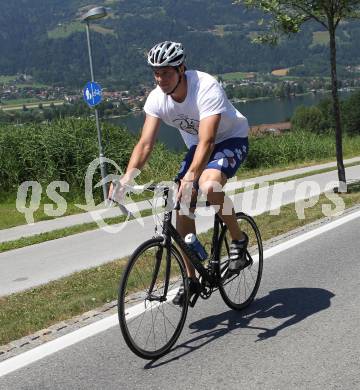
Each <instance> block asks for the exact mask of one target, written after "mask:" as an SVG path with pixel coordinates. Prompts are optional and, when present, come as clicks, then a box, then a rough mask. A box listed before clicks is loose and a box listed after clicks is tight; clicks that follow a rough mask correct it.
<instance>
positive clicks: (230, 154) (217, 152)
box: [176, 137, 249, 179]
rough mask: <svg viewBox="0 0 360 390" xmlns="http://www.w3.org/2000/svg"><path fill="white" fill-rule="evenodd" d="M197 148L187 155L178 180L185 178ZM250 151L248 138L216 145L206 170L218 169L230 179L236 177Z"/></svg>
mask: <svg viewBox="0 0 360 390" xmlns="http://www.w3.org/2000/svg"><path fill="white" fill-rule="evenodd" d="M196 146H197V145H193V146H192V147H191V148H190V149H189V150H188V152H187V154H186V155H185V158H184V160H183V161H182V163H181V166H180V170H179V172H178V174H177V176H176V178H177V179H182V178H183V177H184V176H185V174H186V172H187V170H188V169H189V167H190V165H191V162H192V160H193V158H194V154H195V150H196ZM248 151H249V142H248V138H247V137H246V138H229V139H226V140H225V141H222V142H219V143H218V144H216V145H215V148H214V150H213V152H212V154H211V156H210V159H209V162H208V163H207V165H206V167H205V169H218V170H219V171H221V172H224V173H225V175H226V177H227V178H228V179H230V177H233V176H235V173H236V171H237V170H238V169H239V167H240V165H241V164H242V163H243V162H244V161H245V159H246V157H247V154H248Z"/></svg>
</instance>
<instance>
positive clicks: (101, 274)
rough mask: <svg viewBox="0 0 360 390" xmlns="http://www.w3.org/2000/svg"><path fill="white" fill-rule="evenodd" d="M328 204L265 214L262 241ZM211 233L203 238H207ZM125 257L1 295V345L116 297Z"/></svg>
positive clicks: (347, 197)
mask: <svg viewBox="0 0 360 390" xmlns="http://www.w3.org/2000/svg"><path fill="white" fill-rule="evenodd" d="M341 198H342V199H343V200H344V202H345V205H346V207H347V208H349V207H352V206H354V205H357V204H359V203H360V188H359V187H358V188H357V189H355V190H354V191H353V192H352V193H349V194H343V195H341ZM329 203H330V201H329V200H328V199H327V198H326V197H325V196H321V197H320V200H319V202H318V203H317V204H316V205H315V206H313V207H312V208H309V209H306V211H305V219H299V218H298V216H297V214H296V211H295V210H296V209H295V205H294V204H292V205H287V206H284V207H282V208H281V213H280V214H279V215H278V216H274V215H270V214H269V213H265V214H262V215H260V216H257V217H256V218H255V220H256V222H257V224H258V226H259V228H260V231H261V234H262V237H263V240H268V239H270V238H272V237H275V236H277V235H280V234H283V233H286V232H288V231H290V230H293V229H295V228H298V227H301V226H304V225H305V224H308V223H310V222H313V221H315V220H318V219H320V218H322V217H323V213H322V206H323V205H324V204H329ZM210 233H211V232H208V233H207V235H206V234H205V235H202V236H201V238H202V239H203V240H206V239H207V236H209V235H210ZM75 260H76V259H74V261H75ZM126 260H127V258H124V259H119V260H116V261H113V262H111V263H108V264H105V265H102V266H99V267H95V268H92V269H90V270H86V271H81V272H77V273H75V274H73V275H71V276H68V277H66V278H62V279H60V280H57V281H54V282H51V283H49V284H46V285H44V286H41V287H36V288H33V289H30V290H27V291H24V292H20V293H16V294H12V295H10V296H7V297H2V298H0V345H3V344H7V343H9V342H10V341H12V340H16V339H18V338H20V337H23V336H26V335H28V334H32V333H34V332H35V331H38V330H40V329H43V328H46V327H48V326H50V325H52V324H55V323H57V322H59V321H63V320H66V319H70V318H72V317H74V316H76V315H79V314H81V313H84V312H86V311H88V310H91V309H95V308H97V307H99V306H101V305H103V304H105V303H107V302H110V301H112V300H115V299H116V297H117V286H118V281H119V278H120V275H121V273H122V271H123V269H124V265H125V262H126ZM270 261H271V260H270ZM20 319H21V320H20Z"/></svg>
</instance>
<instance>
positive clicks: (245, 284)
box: [219, 213, 263, 310]
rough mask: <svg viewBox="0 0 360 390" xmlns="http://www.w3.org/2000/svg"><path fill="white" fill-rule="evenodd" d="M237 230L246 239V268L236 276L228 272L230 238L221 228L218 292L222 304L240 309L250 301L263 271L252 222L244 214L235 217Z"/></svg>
mask: <svg viewBox="0 0 360 390" xmlns="http://www.w3.org/2000/svg"><path fill="white" fill-rule="evenodd" d="M236 217H237V221H238V225H239V227H240V229H241V230H242V231H243V232H245V233H246V234H247V235H248V237H249V244H248V249H247V253H246V260H247V263H246V266H245V267H244V268H243V269H241V270H240V271H239V272H238V273H236V274H231V273H229V272H228V265H229V247H230V243H231V236H230V233H229V231H228V229H227V227H226V226H224V228H223V230H222V232H221V234H220V239H219V259H220V262H219V274H220V283H219V291H220V294H221V296H222V298H223V300H224V302H225V303H226V304H227V305H228V306H229V307H231V308H232V309H235V310H242V309H245V307H247V306H249V305H250V303H251V302H252V301H253V300H254V298H255V295H256V293H257V291H258V289H259V286H260V281H261V275H262V270H263V247H262V241H261V236H260V232H259V229H258V227H257V226H256V223H255V221H254V220H253V218H251V217H250V216H248V215H246V214H244V213H237V214H236Z"/></svg>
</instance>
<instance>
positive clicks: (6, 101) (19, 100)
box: [2, 98, 41, 106]
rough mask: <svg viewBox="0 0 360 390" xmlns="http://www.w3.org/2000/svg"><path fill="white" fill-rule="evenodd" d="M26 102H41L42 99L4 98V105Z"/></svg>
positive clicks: (18, 104)
mask: <svg viewBox="0 0 360 390" xmlns="http://www.w3.org/2000/svg"><path fill="white" fill-rule="evenodd" d="M26 103H41V101H40V100H39V99H37V98H24V99H10V100H2V104H3V105H4V106H20V105H22V104H26Z"/></svg>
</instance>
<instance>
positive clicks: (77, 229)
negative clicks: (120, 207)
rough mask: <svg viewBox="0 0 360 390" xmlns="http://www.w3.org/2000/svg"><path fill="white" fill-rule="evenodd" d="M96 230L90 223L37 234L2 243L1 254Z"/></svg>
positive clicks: (114, 220)
mask: <svg viewBox="0 0 360 390" xmlns="http://www.w3.org/2000/svg"><path fill="white" fill-rule="evenodd" d="M140 214H141V216H142V217H147V216H149V215H151V214H152V210H151V209H150V210H144V211H141V212H140ZM130 219H132V218H130ZM125 220H126V217H125V216H124V215H121V216H118V217H112V218H105V219H104V222H105V223H107V224H108V225H115V224H117V223H121V222H124V221H125ZM95 229H99V225H98V224H97V223H96V222H89V223H83V224H81V225H74V226H70V227H67V228H64V229H58V230H53V231H51V232H46V233H41V234H35V235H34V236H30V237H22V238H20V239H18V240H13V241H7V242H3V243H0V253H1V252H7V251H10V250H13V249H19V248H24V247H26V246H29V245H34V244H40V243H42V242H46V241H51V240H56V239H59V238H63V237H68V236H72V235H74V234H78V233H83V232H87V231H90V230H95Z"/></svg>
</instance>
